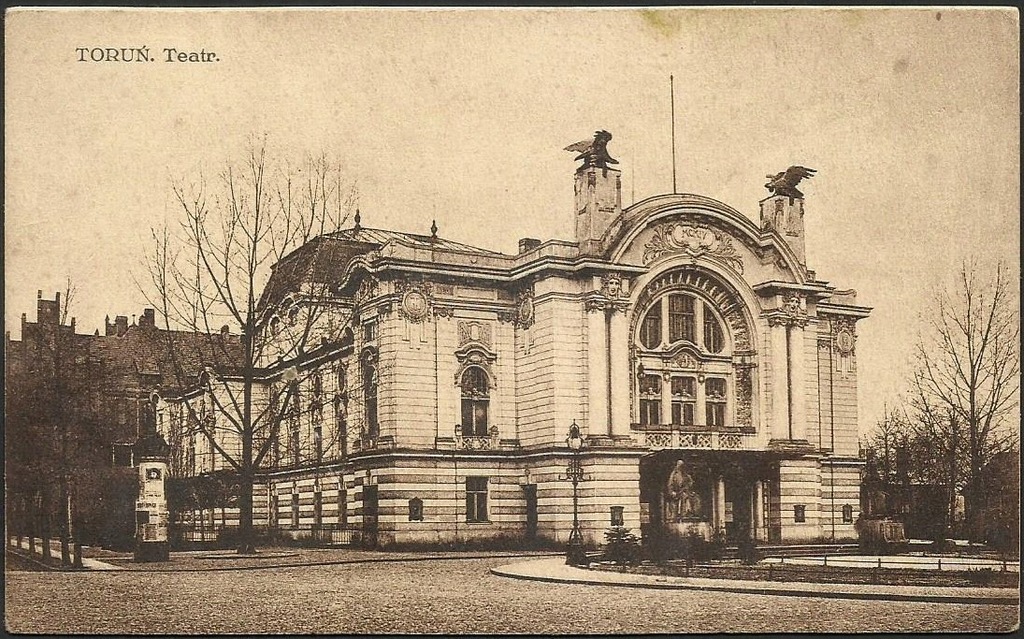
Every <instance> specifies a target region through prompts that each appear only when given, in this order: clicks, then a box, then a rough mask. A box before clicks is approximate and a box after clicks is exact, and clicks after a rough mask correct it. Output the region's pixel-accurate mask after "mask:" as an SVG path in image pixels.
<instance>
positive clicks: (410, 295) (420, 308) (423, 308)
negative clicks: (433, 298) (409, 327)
mask: <svg viewBox="0 0 1024 639" xmlns="http://www.w3.org/2000/svg"><path fill="white" fill-rule="evenodd" d="M428 311H429V302H428V301H427V296H426V295H425V294H424V293H423V291H421V290H419V289H411V290H408V291H406V292H405V295H403V296H402V314H403V315H405V317H406V318H407V319H409V321H411V322H422V321H423V320H424V319H426V317H427V312H428Z"/></svg>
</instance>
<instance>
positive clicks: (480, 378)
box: [460, 366, 490, 437]
mask: <svg viewBox="0 0 1024 639" xmlns="http://www.w3.org/2000/svg"><path fill="white" fill-rule="evenodd" d="M460 385H461V387H462V434H463V435H464V436H466V437H486V436H487V408H488V403H489V400H490V383H489V380H488V379H487V373H485V372H484V369H482V368H480V367H479V366H470V367H469V368H467V369H466V372H464V373H463V374H462V382H461V384H460Z"/></svg>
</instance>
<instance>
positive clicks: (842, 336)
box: [836, 326, 855, 355]
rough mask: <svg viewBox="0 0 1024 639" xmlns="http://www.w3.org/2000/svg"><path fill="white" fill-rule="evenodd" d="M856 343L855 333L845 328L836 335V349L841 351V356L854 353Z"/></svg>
mask: <svg viewBox="0 0 1024 639" xmlns="http://www.w3.org/2000/svg"><path fill="white" fill-rule="evenodd" d="M854 341H855V340H854V337H853V331H851V330H850V329H849V328H848V327H845V326H844V327H843V328H841V329H839V332H837V333H836V348H837V349H839V354H840V355H849V354H851V353H853V344H854Z"/></svg>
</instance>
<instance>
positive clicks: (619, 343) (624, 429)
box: [608, 308, 631, 435]
mask: <svg viewBox="0 0 1024 639" xmlns="http://www.w3.org/2000/svg"><path fill="white" fill-rule="evenodd" d="M610 315H611V317H610V318H609V319H610V321H611V331H610V334H611V335H610V337H611V339H610V342H609V344H608V352H609V357H610V358H611V394H612V415H611V418H612V423H611V433H612V434H613V435H629V430H630V429H629V427H630V421H631V420H630V417H629V377H630V375H629V323H628V319H627V312H626V310H625V309H619V308H616V309H615V310H614V311H612V312H611V313H610Z"/></svg>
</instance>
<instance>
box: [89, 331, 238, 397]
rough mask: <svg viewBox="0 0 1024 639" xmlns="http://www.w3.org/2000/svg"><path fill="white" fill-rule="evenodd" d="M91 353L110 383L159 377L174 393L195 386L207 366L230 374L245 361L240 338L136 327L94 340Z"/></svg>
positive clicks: (91, 340)
mask: <svg viewBox="0 0 1024 639" xmlns="http://www.w3.org/2000/svg"><path fill="white" fill-rule="evenodd" d="M88 353H89V356H90V357H92V358H94V359H95V360H96V361H97V362H99V363H101V364H102V365H103V367H104V372H105V377H107V379H105V380H104V381H105V382H107V383H115V384H118V383H124V382H126V381H127V379H128V378H133V377H135V376H137V375H147V376H154V377H157V376H158V378H159V385H160V387H161V388H162V389H165V390H167V391H171V392H178V391H181V390H183V389H184V388H186V387H188V386H190V385H191V384H193V383H194V381H195V379H196V376H197V375H198V374H199V373H200V372H201V371H202V370H203V368H204V367H206V366H211V367H212V368H214V369H217V370H231V369H233V368H235V367H236V366H237V365H238V363H239V362H240V361H241V357H242V353H241V344H240V343H239V340H238V336H237V335H230V334H220V333H217V334H211V335H207V334H203V333H189V332H184V331H167V330H162V329H158V328H156V327H150V326H134V325H133V326H131V327H129V328H128V331H127V332H126V333H125V334H124V335H121V336H114V335H110V336H96V337H93V338H91V339H90V340H89V343H88Z"/></svg>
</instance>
